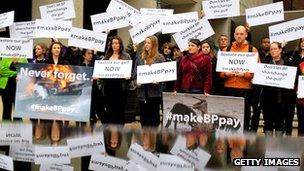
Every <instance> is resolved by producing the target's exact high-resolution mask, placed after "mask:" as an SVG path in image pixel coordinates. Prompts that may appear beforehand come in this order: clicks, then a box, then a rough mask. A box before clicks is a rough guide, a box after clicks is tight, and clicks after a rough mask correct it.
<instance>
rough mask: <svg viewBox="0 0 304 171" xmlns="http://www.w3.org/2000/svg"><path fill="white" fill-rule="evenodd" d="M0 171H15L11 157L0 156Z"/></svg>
mask: <svg viewBox="0 0 304 171" xmlns="http://www.w3.org/2000/svg"><path fill="white" fill-rule="evenodd" d="M0 169H4V170H14V163H13V159H12V158H11V157H8V156H5V155H2V154H0Z"/></svg>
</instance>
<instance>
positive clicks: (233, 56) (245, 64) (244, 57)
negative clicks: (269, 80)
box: [216, 51, 259, 73]
mask: <svg viewBox="0 0 304 171" xmlns="http://www.w3.org/2000/svg"><path fill="white" fill-rule="evenodd" d="M258 55H259V54H258V53H255V52H223V51H219V52H218V53H217V64H216V72H250V73H253V72H254V71H255V67H256V64H257V61H258Z"/></svg>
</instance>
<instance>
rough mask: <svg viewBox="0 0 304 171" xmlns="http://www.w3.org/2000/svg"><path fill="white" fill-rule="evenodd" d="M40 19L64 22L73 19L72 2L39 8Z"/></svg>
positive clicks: (70, 0)
mask: <svg viewBox="0 0 304 171" xmlns="http://www.w3.org/2000/svg"><path fill="white" fill-rule="evenodd" d="M39 10H40V15H41V19H46V20H66V19H72V18H75V9H74V2H73V0H68V1H62V2H58V3H54V4H48V5H44V6H40V7H39Z"/></svg>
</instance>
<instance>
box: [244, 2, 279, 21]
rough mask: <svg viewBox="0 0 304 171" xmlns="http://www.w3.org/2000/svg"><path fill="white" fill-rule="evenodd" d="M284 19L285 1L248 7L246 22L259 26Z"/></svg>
mask: <svg viewBox="0 0 304 171" xmlns="http://www.w3.org/2000/svg"><path fill="white" fill-rule="evenodd" d="M283 20H284V6H283V1H281V2H277V3H273V4H268V5H263V6H258V7H254V8H248V9H246V22H247V23H248V24H249V26H257V25H262V24H267V23H272V22H277V21H283Z"/></svg>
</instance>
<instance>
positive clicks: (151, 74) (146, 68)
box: [137, 61, 177, 84]
mask: <svg viewBox="0 0 304 171" xmlns="http://www.w3.org/2000/svg"><path fill="white" fill-rule="evenodd" d="M176 74H177V71H176V61H173V62H163V63H157V64H152V65H140V66H137V83H138V84H147V83H153V82H165V81H173V80H176V77H177V76H176Z"/></svg>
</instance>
